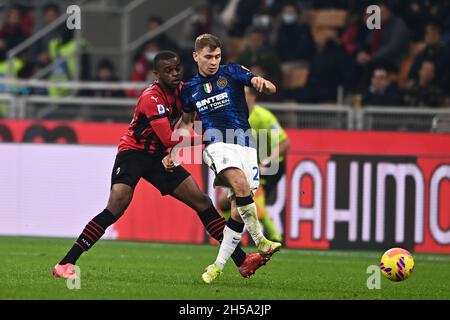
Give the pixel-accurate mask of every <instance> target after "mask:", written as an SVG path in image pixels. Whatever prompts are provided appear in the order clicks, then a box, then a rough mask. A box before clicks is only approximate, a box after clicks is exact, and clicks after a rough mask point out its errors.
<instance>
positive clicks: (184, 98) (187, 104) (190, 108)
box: [180, 85, 196, 113]
mask: <svg viewBox="0 0 450 320" xmlns="http://www.w3.org/2000/svg"><path fill="white" fill-rule="evenodd" d="M189 91H190V90H189V89H188V88H187V87H186V86H185V85H184V86H183V88H182V89H181V93H180V98H181V103H182V104H183V112H185V113H191V112H194V111H196V109H195V105H194V103H193V102H192V99H191V96H190V94H189Z"/></svg>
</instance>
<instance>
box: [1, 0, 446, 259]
mask: <svg viewBox="0 0 450 320" xmlns="http://www.w3.org/2000/svg"><path fill="white" fill-rule="evenodd" d="M293 2H294V3H296V4H297V5H298V7H299V8H300V11H299V15H298V25H297V27H296V28H297V29H293V30H294V31H287V30H286V29H283V28H288V27H291V28H292V27H293V26H292V25H289V26H288V25H287V23H283V15H285V16H287V15H286V12H285V11H286V10H287V11H289V10H290V9H286V7H285V6H284V5H283V1H259V0H258V1H253V0H252V1H247V0H245V1H242V0H241V1H209V2H208V1H207V2H202V1H174V0H171V1H169V0H167V1H164V2H163V3H161V2H157V1H139V0H136V1H113V0H105V1H80V2H78V3H77V4H78V5H79V6H80V8H81V21H82V26H81V30H79V31H75V32H69V31H68V30H67V28H66V19H67V17H62V18H58V14H60V15H64V13H65V9H66V8H67V7H68V6H69V5H71V4H73V3H74V1H58V2H57V7H59V10H60V12H59V13H58V14H54V16H55V17H56V20H55V21H53V22H52V21H47V22H46V21H45V17H47V16H48V15H50V16H51V13H50V14H49V13H48V10H50V11H52V10H55V9H54V8H53V7H51V6H50V7H46V6H47V5H48V2H47V1H10V2H8V1H7V2H5V3H3V4H2V7H0V8H1V9H2V11H1V15H0V26H2V27H1V31H0V39H1V40H4V41H3V44H1V43H2V41H0V49H1V51H0V65H1V66H2V68H0V78H1V79H0V81H1V82H0V91H1V92H2V93H1V94H0V115H1V116H2V119H0V141H1V144H0V159H1V167H0V179H1V181H2V184H1V187H0V188H1V191H0V203H1V205H0V208H1V215H0V220H1V221H0V235H19V236H50V237H70V238H73V237H75V236H77V235H78V233H79V232H80V230H82V227H83V226H84V224H85V222H86V221H88V220H89V219H91V218H92V216H93V215H94V213H96V212H98V211H99V210H100V209H101V208H103V207H104V205H105V203H106V201H107V194H108V188H109V179H110V174H111V173H110V171H111V168H112V164H113V160H114V156H115V153H116V145H117V143H118V141H119V139H120V137H121V135H122V134H123V133H124V132H125V130H126V128H127V124H128V122H129V121H130V119H131V115H132V112H133V107H134V102H135V99H136V96H137V95H138V94H139V92H140V91H141V90H142V88H144V87H145V86H147V85H148V84H149V83H150V82H151V81H152V74H151V71H152V66H151V63H150V62H149V61H150V60H149V59H150V58H151V57H152V56H154V54H155V52H157V51H158V50H161V49H173V50H176V51H178V52H179V53H180V55H181V56H182V59H183V63H184V64H185V65H186V78H187V77H189V76H190V75H192V74H193V73H194V72H195V66H193V65H192V60H191V58H190V52H191V51H192V43H193V39H195V36H196V35H198V34H200V33H203V32H212V33H214V34H217V35H219V36H220V37H221V38H223V39H224V43H225V46H224V48H225V57H224V59H225V61H227V62H234V61H236V62H240V63H243V64H244V65H246V66H247V67H249V68H251V69H252V70H253V71H254V72H255V73H258V74H261V75H264V76H266V77H267V78H269V79H271V80H273V81H274V82H275V83H276V84H277V85H278V87H279V88H280V90H279V93H278V94H277V95H276V96H275V97H271V99H270V100H261V102H260V103H261V105H263V106H266V107H268V108H269V109H272V110H274V112H275V114H276V115H277V116H278V117H279V119H280V121H281V123H282V124H283V125H284V126H285V127H286V128H287V129H288V135H289V137H290V139H291V141H292V147H291V150H290V151H289V155H288V158H287V163H288V170H287V175H286V177H285V178H284V179H283V180H282V181H281V182H280V185H279V187H278V190H277V193H276V194H273V195H271V197H270V199H269V204H270V208H269V209H270V213H271V215H272V217H273V218H274V221H275V222H276V224H277V225H278V226H279V228H280V229H281V230H283V236H284V238H285V245H286V246H287V247H290V248H313V249H332V248H335V249H339V248H341V249H342V248H345V249H379V250H382V249H387V248H389V247H394V246H400V247H404V248H407V249H410V250H413V251H416V252H437V253H450V246H449V244H450V135H449V132H450V121H449V118H450V108H449V105H450V103H449V95H450V90H449V82H448V79H450V76H449V75H450V73H449V70H450V53H449V52H450V51H449V49H448V47H449V40H450V22H449V20H448V19H449V17H450V14H449V13H450V11H449V10H450V6H449V5H448V3H447V2H446V1H433V2H432V3H430V2H426V1H392V2H391V7H390V9H391V10H392V14H393V17H392V18H391V24H390V27H391V29H390V31H389V33H388V32H386V33H384V34H383V33H381V35H380V34H377V32H376V31H369V30H367V28H366V27H365V23H364V20H363V16H364V13H363V11H364V9H365V2H364V1H293ZM75 3H76V2H75ZM367 4H368V3H367ZM283 12H284V14H283ZM45 13H47V15H46V14H45ZM47 18H48V17H47ZM285 19H286V18H285ZM287 20H289V19H287ZM392 21H395V23H394V22H392ZM417 22H420V23H417ZM46 23H47V24H50V27H48V25H47V30H46V29H45V28H46ZM52 23H53V24H52ZM52 26H54V28H53V29H52V30H50V31H48V29H50V28H51V27H52ZM158 27H159V28H160V29H154V28H158ZM163 34H164V36H162V35H163ZM387 34H389V35H391V34H394V35H395V36H396V38H395V39H396V40H395V41H394V43H395V44H396V46H393V47H392V43H389V42H388V43H387V44H386V43H384V42H383V37H385V38H384V39H385V41H388V40H386V39H387V37H388V36H387ZM436 38H438V40H436ZM27 39H28V40H27ZM280 39H283V41H281V40H280ZM367 39H368V40H367ZM376 39H378V40H376ZM53 40H54V41H53ZM27 41H28V42H27ZM260 43H264V44H263V45H260ZM436 43H437V44H436ZM250 44H253V46H254V50H253V51H252V50H247V49H246V48H247V45H250ZM384 45H385V46H386V47H383V46H384ZM18 49H22V50H18ZM383 50H384V51H385V52H386V51H387V53H385V55H384V56H383V55H381V57H380V55H377V53H380V51H381V52H382V51H383ZM389 50H390V51H389ZM16 51H17V53H16ZM361 52H367V53H368V55H369V56H371V58H370V59H372V60H369V62H367V61H366V63H363V61H364V60H365V59H366V58H364V57H362V55H360V54H359V53H361ZM105 69H106V70H113V72H112V74H108V72H100V70H105ZM105 73H106V76H105ZM260 99H263V97H260ZM188 169H189V170H190V172H191V173H192V174H193V176H194V177H195V178H196V180H197V181H198V182H199V183H200V184H201V186H202V188H203V189H204V190H205V191H207V192H208V193H209V194H210V195H211V196H212V198H213V199H215V194H214V191H213V189H212V185H211V178H212V177H211V175H210V172H208V171H207V170H206V169H205V168H203V167H201V166H200V165H191V166H188ZM106 237H107V238H111V239H128V240H146V241H163V242H188V243H203V242H206V241H208V237H207V236H206V235H205V233H204V230H203V227H202V226H201V224H200V222H199V221H198V218H197V217H196V216H195V213H194V212H192V211H191V210H190V209H188V208H186V207H184V206H183V205H181V204H179V203H178V202H176V201H174V200H171V199H162V198H160V196H159V193H158V192H157V191H156V190H155V189H153V188H152V187H151V186H149V185H147V184H144V183H141V184H140V185H139V187H138V189H137V191H136V195H135V198H134V200H133V202H132V205H131V207H130V208H129V210H128V212H127V214H126V215H125V216H124V217H123V218H122V219H121V220H120V221H119V222H118V223H117V224H116V225H114V226H113V227H111V228H109V229H108V231H107V234H106ZM248 241H249V240H248V237H247V238H244V243H248Z"/></svg>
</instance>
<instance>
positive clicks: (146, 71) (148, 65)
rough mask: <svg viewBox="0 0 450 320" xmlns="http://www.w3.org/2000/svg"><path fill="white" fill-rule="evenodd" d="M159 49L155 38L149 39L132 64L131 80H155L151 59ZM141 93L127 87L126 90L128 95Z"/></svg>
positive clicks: (134, 95) (135, 95) (132, 95)
mask: <svg viewBox="0 0 450 320" xmlns="http://www.w3.org/2000/svg"><path fill="white" fill-rule="evenodd" d="M161 50H162V49H161V47H160V46H159V43H158V41H156V40H151V41H149V42H147V43H146V44H145V45H144V47H143V50H142V52H141V54H140V56H139V58H138V59H137V60H136V62H135V64H134V69H133V73H132V74H131V81H136V82H144V81H147V82H149V83H151V82H153V81H154V80H155V79H154V78H153V71H154V66H153V60H154V59H155V57H156V55H157V54H158V52H160V51H161ZM141 93H142V90H134V89H129V90H127V91H126V95H127V96H128V97H138V96H139V95H140V94H141Z"/></svg>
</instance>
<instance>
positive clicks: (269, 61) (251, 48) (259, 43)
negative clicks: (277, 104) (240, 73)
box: [237, 26, 281, 82]
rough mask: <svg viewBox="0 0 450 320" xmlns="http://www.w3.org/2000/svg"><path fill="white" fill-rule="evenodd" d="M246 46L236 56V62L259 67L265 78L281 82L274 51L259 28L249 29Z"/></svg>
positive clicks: (278, 62) (279, 69) (277, 59)
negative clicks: (263, 71) (264, 73)
mask: <svg viewBox="0 0 450 320" xmlns="http://www.w3.org/2000/svg"><path fill="white" fill-rule="evenodd" d="M247 40H248V44H247V46H246V48H245V50H244V51H243V52H242V53H241V54H240V55H239V56H238V59H237V62H238V63H240V64H242V65H244V66H247V67H248V68H250V67H252V66H259V67H261V68H262V69H263V70H265V72H267V74H266V77H267V78H268V79H270V80H271V81H274V82H279V81H280V80H281V64H280V60H279V58H278V56H277V54H276V53H275V51H274V50H273V49H272V48H271V46H270V45H269V43H268V41H267V39H266V38H265V34H264V30H263V29H262V28H260V27H255V26H254V27H251V28H250V29H249V31H248V34H247Z"/></svg>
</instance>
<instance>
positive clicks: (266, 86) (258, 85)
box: [251, 77, 277, 96]
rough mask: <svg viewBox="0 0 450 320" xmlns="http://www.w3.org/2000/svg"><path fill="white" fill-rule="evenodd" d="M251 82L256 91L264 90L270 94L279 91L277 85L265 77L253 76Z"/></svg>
mask: <svg viewBox="0 0 450 320" xmlns="http://www.w3.org/2000/svg"><path fill="white" fill-rule="evenodd" d="M251 83H252V85H253V88H255V89H256V91H258V92H262V93H264V94H267V95H269V96H270V95H273V94H275V93H276V92H277V88H276V87H275V85H274V84H273V83H272V82H270V81H269V80H266V79H264V78H263V77H253V78H252V81H251Z"/></svg>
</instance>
